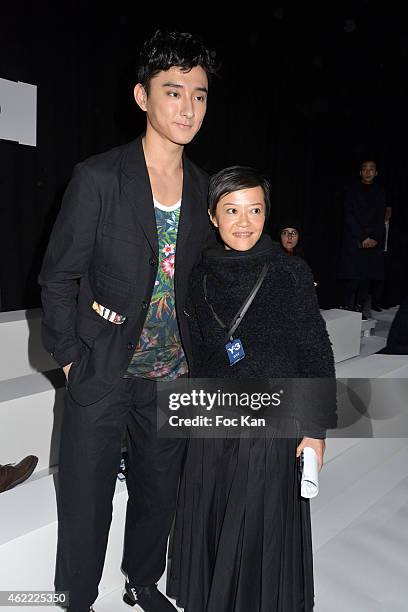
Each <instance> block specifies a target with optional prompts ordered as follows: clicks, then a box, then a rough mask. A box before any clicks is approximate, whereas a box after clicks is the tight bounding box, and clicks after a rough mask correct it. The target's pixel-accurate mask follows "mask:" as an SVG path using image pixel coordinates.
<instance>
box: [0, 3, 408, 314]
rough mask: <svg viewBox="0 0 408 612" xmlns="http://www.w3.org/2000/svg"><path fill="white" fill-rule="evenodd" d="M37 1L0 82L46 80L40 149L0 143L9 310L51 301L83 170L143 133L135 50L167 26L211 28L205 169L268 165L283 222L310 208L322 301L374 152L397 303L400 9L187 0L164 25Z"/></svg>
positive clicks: (400, 278)
mask: <svg viewBox="0 0 408 612" xmlns="http://www.w3.org/2000/svg"><path fill="white" fill-rule="evenodd" d="M27 5H28V3H26V6H23V7H21V9H20V10H17V9H15V10H14V12H13V14H11V13H8V14H4V13H3V14H2V15H1V16H0V19H1V23H0V33H1V35H0V77H2V78H7V79H12V80H20V81H25V82H28V83H33V84H36V85H37V86H38V140H37V147H35V148H32V147H28V146H21V145H18V144H16V143H11V142H6V141H0V202H1V247H2V255H1V262H2V266H1V281H0V287H1V299H2V308H3V310H15V309H20V308H27V307H35V306H38V305H39V304H40V300H39V290H38V286H37V281H36V279H37V275H38V272H39V268H40V265H41V260H42V257H43V254H44V249H45V247H46V243H47V239H48V236H49V233H50V230H51V227H52V223H53V221H54V219H55V216H56V214H57V212H58V208H59V206H60V201H61V195H62V193H63V191H64V188H65V187H66V184H67V182H68V180H69V178H70V175H71V172H72V167H73V165H74V164H75V163H76V162H78V161H80V160H82V159H84V158H86V157H87V156H89V155H92V154H94V153H98V152H101V151H104V150H106V149H108V148H110V147H112V146H115V145H117V144H121V143H124V142H127V141H129V140H131V139H133V138H134V137H135V136H136V135H137V134H138V133H139V132H140V131H141V130H142V129H143V126H144V115H143V113H141V112H140V111H138V110H137V109H136V108H135V105H134V103H133V98H132V89H133V85H134V83H135V60H136V58H137V53H138V50H139V47H140V44H141V42H142V41H143V40H144V38H145V37H147V36H149V35H150V34H151V33H152V32H153V31H154V30H155V28H156V27H158V26H168V27H174V28H176V29H182V30H187V31H193V32H197V33H199V34H201V35H202V36H203V37H204V39H205V40H206V41H207V43H208V44H209V45H210V47H211V48H213V49H214V50H215V51H216V53H217V58H218V59H219V60H220V61H221V62H222V69H221V78H220V79H217V80H216V81H215V82H214V83H212V85H211V90H210V98H209V109H208V114H207V118H206V120H205V123H204V125H203V128H202V130H201V132H200V134H199V135H198V137H197V139H196V140H195V141H194V143H193V144H192V145H189V147H188V154H189V156H190V157H191V158H192V159H193V160H194V161H196V162H197V163H198V164H199V165H201V166H202V167H204V168H205V169H206V170H208V171H209V172H212V171H216V170H218V169H220V168H221V167H223V166H226V165H230V164H237V163H239V164H250V165H254V166H257V167H258V168H260V169H261V170H262V171H264V172H265V173H266V174H267V176H268V177H269V178H270V179H271V182H272V194H273V198H272V199H273V210H272V219H271V223H272V230H273V229H274V227H275V226H276V224H277V221H278V219H279V216H281V215H282V214H283V213H284V212H285V213H286V212H287V211H293V212H295V213H296V214H297V216H298V217H300V219H301V221H302V224H303V242H304V247H305V251H306V256H307V259H308V261H309V263H310V265H311V266H312V269H313V272H314V275H315V277H316V279H317V280H318V281H319V299H320V303H321V305H322V306H323V307H330V306H333V305H335V304H336V283H335V262H336V256H337V250H338V245H339V241H340V235H341V203H342V196H343V189H344V185H345V184H347V182H348V181H349V180H350V178H351V177H352V176H353V175H355V174H356V172H357V171H358V164H359V162H360V161H361V159H363V158H364V157H366V156H368V157H376V159H377V160H378V164H379V171H380V177H381V180H383V181H384V182H385V185H386V188H387V193H388V201H389V203H390V204H392V206H393V217H392V230H391V237H390V247H391V253H390V260H391V262H390V269H391V272H390V281H391V282H390V283H389V287H388V289H387V299H388V301H389V303H390V304H396V303H399V301H400V298H401V294H404V293H406V290H407V286H406V280H405V276H406V266H407V263H408V232H407V231H406V228H407V221H408V207H407V204H406V202H407V196H408V180H407V176H408V157H407V150H406V143H407V137H408V119H407V108H408V86H407V78H406V76H407V68H408V31H407V28H406V26H405V25H404V20H403V19H402V18H401V15H399V14H398V13H396V12H395V10H394V9H391V8H390V9H387V8H386V7H384V6H383V7H382V8H381V9H379V8H378V5H377V4H375V3H373V2H369V1H364V0H363V1H360V2H351V3H344V2H343V3H337V6H335V5H334V3H325V5H326V6H325V7H324V4H323V3H313V5H312V6H306V3H303V5H302V7H299V6H298V5H297V4H296V3H285V8H279V6H278V5H276V4H269V5H268V6H269V8H268V10H269V11H270V14H266V13H265V9H262V10H260V9H259V10H258V11H257V10H256V7H255V5H253V6H251V11H252V12H251V14H249V8H248V11H247V13H248V14H246V13H245V14H241V15H235V16H230V17H229V18H228V19H227V18H224V19H222V18H221V17H220V16H219V15H217V14H215V13H214V14H211V11H210V9H209V8H206V7H204V5H202V6H198V5H194V6H193V5H189V6H187V5H182V8H183V14H184V13H185V14H187V15H188V14H189V12H190V10H191V11H192V13H191V18H190V19H188V18H181V19H177V17H176V16H175V14H176V7H174V10H173V14H172V17H171V19H169V18H167V17H165V16H164V15H163V16H162V17H161V18H160V19H157V15H151V16H150V17H149V18H148V17H146V15H148V10H149V6H144V8H143V10H144V16H141V15H138V14H136V13H135V12H134V11H133V12H132V10H131V7H132V6H133V3H132V4H131V3H126V2H122V3H120V4H119V3H117V5H115V4H112V5H111V6H110V11H109V13H108V12H106V13H104V14H103V13H102V12H101V9H100V6H101V5H100V4H95V5H92V4H90V3H86V2H79V1H77V2H74V1H70V2H67V1H65V2H60V3H58V5H56V6H57V9H55V8H54V6H55V5H54V4H50V5H49V6H50V9H49V10H48V9H47V8H46V7H47V4H44V3H38V4H37V5H36V6H35V8H36V9H37V10H34V7H31V8H30V7H29V6H27ZM394 8H395V6H394ZM178 10H181V9H180V7H179V9H177V11H178ZM154 11H156V12H157V9H154V7H153V6H152V12H154ZM200 11H201V12H203V13H205V14H203V15H200ZM236 12H237V13H239V11H236Z"/></svg>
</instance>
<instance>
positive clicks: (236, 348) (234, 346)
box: [225, 338, 245, 365]
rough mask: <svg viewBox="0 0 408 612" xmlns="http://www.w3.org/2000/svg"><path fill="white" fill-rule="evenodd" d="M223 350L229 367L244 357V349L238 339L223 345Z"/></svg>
mask: <svg viewBox="0 0 408 612" xmlns="http://www.w3.org/2000/svg"><path fill="white" fill-rule="evenodd" d="M225 349H226V351H227V355H228V360H229V363H230V365H234V363H237V361H240V360H241V359H243V358H244V357H245V351H244V347H243V346H242V342H241V340H239V339H238V338H237V339H236V340H232V341H231V342H228V343H227V344H226V345H225Z"/></svg>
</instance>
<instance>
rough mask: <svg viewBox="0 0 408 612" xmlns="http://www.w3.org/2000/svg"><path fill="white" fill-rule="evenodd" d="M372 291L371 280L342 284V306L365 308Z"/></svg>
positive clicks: (354, 280)
mask: <svg viewBox="0 0 408 612" xmlns="http://www.w3.org/2000/svg"><path fill="white" fill-rule="evenodd" d="M369 289H370V281H369V280H358V279H350V280H343V282H342V299H341V302H342V306H345V307H346V308H355V307H363V306H364V302H365V301H366V299H367V296H368V292H369Z"/></svg>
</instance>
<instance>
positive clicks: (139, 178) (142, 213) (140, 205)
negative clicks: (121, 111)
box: [122, 136, 159, 256]
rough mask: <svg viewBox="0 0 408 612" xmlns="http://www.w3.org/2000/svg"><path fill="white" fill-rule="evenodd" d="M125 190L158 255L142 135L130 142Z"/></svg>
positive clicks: (125, 173) (123, 170) (126, 161)
mask: <svg viewBox="0 0 408 612" xmlns="http://www.w3.org/2000/svg"><path fill="white" fill-rule="evenodd" d="M122 175H123V177H122V179H123V191H124V193H125V195H126V197H127V199H128V200H129V202H130V204H131V205H132V207H133V209H134V211H135V218H136V220H137V222H138V223H139V224H140V225H141V227H142V229H143V232H144V234H145V236H146V238H147V240H148V242H149V244H150V246H151V248H152V249H153V251H154V253H155V254H156V256H157V255H158V252H159V246H158V243H157V228H156V218H155V214H154V205H153V195H152V190H151V186H150V180H149V173H148V171H147V167H146V161H145V157H144V153H143V147H142V136H140V137H139V138H138V139H137V140H134V141H133V142H131V143H129V145H128V151H127V154H126V155H125V157H124V160H123V164H122Z"/></svg>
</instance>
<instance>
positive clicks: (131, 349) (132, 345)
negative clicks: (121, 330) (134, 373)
mask: <svg viewBox="0 0 408 612" xmlns="http://www.w3.org/2000/svg"><path fill="white" fill-rule="evenodd" d="M127 347H128V351H133V349H134V348H135V345H134V344H133V342H128V345H127Z"/></svg>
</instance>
